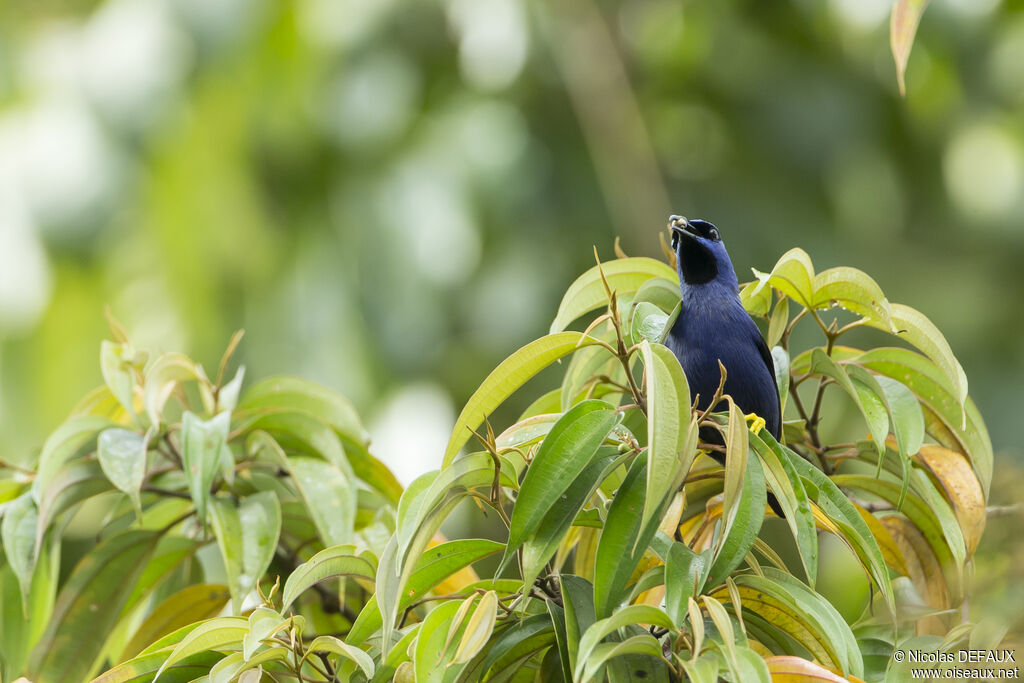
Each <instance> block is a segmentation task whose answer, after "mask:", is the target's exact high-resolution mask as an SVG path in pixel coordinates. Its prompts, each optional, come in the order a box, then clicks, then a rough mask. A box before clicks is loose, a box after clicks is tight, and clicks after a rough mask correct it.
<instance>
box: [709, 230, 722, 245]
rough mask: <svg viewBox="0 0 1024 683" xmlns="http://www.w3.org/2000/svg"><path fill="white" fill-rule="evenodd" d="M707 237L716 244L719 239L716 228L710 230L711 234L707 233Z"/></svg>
mask: <svg viewBox="0 0 1024 683" xmlns="http://www.w3.org/2000/svg"><path fill="white" fill-rule="evenodd" d="M708 237H710V238H711V239H713V240H714V241H716V242H717V241H718V240H720V239H721V238H720V237H719V236H718V230H717V229H716V228H711V232H709V233H708Z"/></svg>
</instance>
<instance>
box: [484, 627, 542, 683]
mask: <svg viewBox="0 0 1024 683" xmlns="http://www.w3.org/2000/svg"><path fill="white" fill-rule="evenodd" d="M554 644H555V630H554V628H553V627H552V625H551V619H550V617H549V616H548V615H547V614H535V615H533V616H529V617H526V618H525V619H523V620H522V621H520V622H519V623H517V624H515V625H513V626H512V627H510V628H507V629H505V630H504V631H502V633H501V635H500V636H498V637H497V638H495V639H494V640H493V641H492V644H491V647H490V650H489V651H488V653H487V657H486V658H484V661H483V665H482V666H481V668H480V670H481V671H485V672H487V674H486V675H485V676H484V677H483V678H482V679H481V680H486V681H495V682H500V681H508V680H511V674H512V673H513V672H514V671H516V669H518V668H519V666H521V665H522V664H523V663H525V662H526V661H527V660H529V659H530V658H531V657H533V656H534V655H536V654H537V653H538V652H541V651H542V650H544V649H546V648H548V647H551V646H552V645H554Z"/></svg>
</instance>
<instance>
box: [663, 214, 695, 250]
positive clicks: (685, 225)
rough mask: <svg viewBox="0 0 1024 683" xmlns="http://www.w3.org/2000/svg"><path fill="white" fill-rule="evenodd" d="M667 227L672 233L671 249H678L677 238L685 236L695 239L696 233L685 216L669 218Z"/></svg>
mask: <svg viewBox="0 0 1024 683" xmlns="http://www.w3.org/2000/svg"><path fill="white" fill-rule="evenodd" d="M668 227H669V229H670V230H671V231H672V248H673V249H676V248H678V247H679V238H680V237H683V236H684V235H685V236H688V237H696V235H697V233H696V232H695V231H694V229H693V227H692V226H690V222H689V221H688V220H686V217H685V216H671V217H670V218H669V222H668Z"/></svg>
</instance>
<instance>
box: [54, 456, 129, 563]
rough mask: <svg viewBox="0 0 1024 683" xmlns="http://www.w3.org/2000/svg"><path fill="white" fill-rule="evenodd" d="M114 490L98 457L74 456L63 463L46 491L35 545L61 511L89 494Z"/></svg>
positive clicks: (90, 495)
mask: <svg viewBox="0 0 1024 683" xmlns="http://www.w3.org/2000/svg"><path fill="white" fill-rule="evenodd" d="M110 490H111V485H110V480H109V479H107V477H106V475H104V474H103V470H102V469H101V468H100V465H99V463H98V462H96V461H95V460H75V461H73V462H69V463H68V464H66V465H65V466H64V467H62V468H61V469H60V470H59V471H58V472H57V473H56V474H54V475H53V478H52V479H51V480H50V483H49V484H48V485H47V487H46V490H45V491H43V496H42V499H41V500H40V501H39V521H38V523H37V525H36V547H37V548H38V547H39V546H40V544H41V543H42V542H43V535H44V534H45V533H46V530H47V529H49V527H50V524H51V523H52V522H53V520H54V519H55V518H56V517H57V515H59V514H60V513H62V512H64V511H65V510H68V509H70V508H71V507H73V506H74V505H75V504H77V503H80V502H81V501H83V500H86V499H87V498H91V497H93V496H95V495H98V494H100V493H104V492H106V491H110Z"/></svg>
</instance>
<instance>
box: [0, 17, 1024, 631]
mask: <svg viewBox="0 0 1024 683" xmlns="http://www.w3.org/2000/svg"><path fill="white" fill-rule="evenodd" d="M889 7H890V1H889V0H791V1H790V2H754V1H752V0H751V1H747V2H743V1H738V0H728V1H727V0H716V1H714V2H711V1H705V2H697V1H696V0H693V1H690V2H679V1H678V0H638V1H635V2H628V3H614V2H595V1H593V0H564V1H561V2H557V3H544V2H540V1H539V0H449V1H444V2H438V1H419V2H414V1H408V2H405V1H402V0H346V1H340V0H297V1H294V2H274V1H271V0H109V1H107V2H84V1H83V2H58V1H56V0H9V1H8V2H6V3H4V4H3V5H0V455H3V457H5V458H8V459H10V460H14V461H18V460H23V459H25V458H27V457H28V456H29V455H30V454H31V453H32V452H33V451H34V450H35V449H38V447H39V445H40V444H41V442H42V440H43V438H44V437H45V435H46V434H47V433H48V432H49V431H50V430H52V429H53V428H54V427H56V425H57V424H59V422H60V421H61V420H62V419H63V417H64V416H65V415H66V414H67V413H68V411H69V410H70V409H71V407H72V406H73V405H74V403H75V402H76V401H77V400H78V398H79V397H81V396H82V395H83V394H84V393H85V392H86V391H88V390H89V389H90V388H92V387H93V386H95V385H97V384H99V383H100V382H101V377H100V373H99V365H98V355H99V343H100V340H101V339H103V338H105V337H106V335H107V332H106V324H105V322H104V319H103V309H104V306H106V305H108V304H109V305H110V307H111V309H112V311H113V312H114V314H115V316H116V317H118V318H119V319H120V320H121V321H122V322H123V323H124V325H125V326H126V327H127V328H128V330H129V331H130V333H131V335H132V338H133V341H134V342H135V343H136V345H137V346H142V347H156V348H161V349H165V350H182V351H185V352H186V353H189V354H190V355H192V356H193V357H195V358H196V359H197V360H200V361H201V362H203V363H204V364H205V365H206V367H207V368H208V369H210V368H213V367H214V366H215V364H216V362H217V360H218V358H219V356H220V353H221V351H222V350H223V347H224V346H225V345H226V343H227V341H228V339H229V338H230V336H231V334H232V332H233V331H234V330H236V329H238V328H245V329H246V331H247V334H246V338H245V340H244V341H243V344H242V346H241V349H240V352H239V356H238V357H239V359H240V360H241V362H242V363H244V364H245V365H246V367H247V372H248V374H249V377H261V376H265V375H267V374H270V373H279V372H287V373H292V374H298V375H303V376H306V377H309V378H311V379H316V380H318V381H320V382H323V383H325V384H327V385H330V386H331V387H334V388H336V389H338V390H340V391H341V392H343V393H344V394H346V395H347V396H349V397H350V398H351V399H352V400H353V401H354V402H355V403H356V405H357V406H358V408H359V410H360V412H361V413H362V414H363V415H364V416H365V418H366V420H367V422H368V424H369V426H370V430H371V433H372V434H373V437H374V443H375V451H376V452H377V453H378V454H379V455H380V456H381V457H382V458H383V459H385V460H386V461H387V462H388V463H389V464H391V465H392V467H393V469H395V471H396V473H397V474H398V476H399V478H400V479H402V480H403V481H406V482H408V481H409V480H411V479H412V478H413V477H414V476H415V475H416V474H418V473H419V472H422V471H424V470H427V469H433V468H435V467H437V466H438V465H439V463H440V454H441V452H442V451H443V447H444V444H445V442H446V440H447V437H448V433H449V430H450V428H451V424H452V423H453V422H454V419H455V415H456V414H457V411H458V408H459V406H460V405H461V404H462V402H463V401H464V400H465V399H466V398H467V397H468V395H469V394H470V393H471V392H472V390H473V389H474V388H475V387H476V386H477V384H478V383H479V382H480V380H481V379H482V378H483V377H484V376H485V375H486V373H487V372H489V371H490V369H491V368H493V366H494V365H496V364H497V362H499V361H500V360H501V359H502V358H503V357H505V356H506V355H508V354H509V353H510V352H512V351H513V350H514V349H516V348H518V347H519V346H521V345H522V344H524V343H526V342H527V341H529V340H531V339H533V338H535V337H537V336H539V335H541V334H543V333H544V332H545V331H546V329H547V326H548V324H549V322H550V320H551V318H552V317H553V314H554V311H555V308H556V307H557V302H558V299H559V297H560V295H561V293H562V292H563V291H564V289H565V288H566V286H567V285H568V284H569V283H570V282H571V281H572V279H573V278H574V277H575V276H576V275H577V274H578V273H579V272H581V271H582V270H583V269H584V268H586V267H588V266H589V265H591V264H592V263H593V255H592V251H591V247H592V245H596V246H597V247H598V250H599V252H600V253H601V254H602V256H603V257H605V258H611V257H612V255H613V254H612V242H613V239H614V237H616V236H619V237H621V239H622V246H623V248H624V249H625V251H627V252H628V253H630V254H646V255H653V256H657V255H659V254H660V249H659V247H658V243H657V233H658V231H659V229H661V228H662V226H664V224H665V219H666V216H667V214H668V213H670V212H675V213H682V214H685V215H687V216H691V217H697V216H699V217H703V218H707V219H709V220H712V221H714V222H715V223H717V224H718V225H719V226H720V227H721V228H722V232H723V236H724V237H725V240H726V243H727V244H728V246H729V248H730V251H731V253H732V256H733V261H734V262H735V264H736V266H737V271H738V273H739V274H740V279H741V280H744V279H749V268H750V267H751V266H754V267H757V268H759V269H762V270H768V269H769V268H770V267H771V266H772V264H773V263H774V262H775V260H776V259H777V258H778V257H779V255H781V254H782V253H783V252H784V251H786V250H787V249H789V248H790V247H793V246H797V245H799V246H801V247H803V248H804V249H805V250H807V251H808V252H809V253H810V255H811V257H812V258H813V259H814V261H815V264H816V265H817V266H818V268H819V269H824V268H826V267H829V266H833V265H840V264H843V265H852V266H856V267H859V268H861V269H863V270H866V271H867V272H868V273H870V274H871V275H872V276H874V277H875V278H876V279H877V280H878V282H879V284H880V285H881V286H882V288H883V290H884V291H885V292H886V293H887V295H888V296H889V298H890V299H891V300H893V301H899V302H901V303H907V304H910V305H912V306H914V307H916V308H918V309H920V310H921V311H923V312H924V313H925V314H926V315H928V316H930V317H931V319H932V320H933V321H934V322H935V323H936V324H937V325H938V326H939V328H940V329H942V330H943V331H944V332H945V334H946V336H947V338H948V340H949V342H950V344H951V345H952V347H953V349H954V351H955V352H956V354H957V355H958V356H959V358H960V360H961V362H962V364H963V366H964V368H965V370H966V372H967V375H968V377H969V379H970V383H971V385H970V386H971V395H972V396H973V397H974V399H975V400H976V402H977V403H978V404H979V406H980V408H981V410H982V413H983V415H984V416H985V417H986V419H987V420H988V423H989V427H990V429H991V432H992V438H993V442H994V444H995V447H996V450H997V453H998V456H997V467H1004V468H1005V469H1004V470H1003V471H1004V472H1007V473H1009V472H1015V471H1016V470H1015V469H1014V467H1013V463H1014V462H1015V461H1016V460H1017V459H1019V457H1020V451H1021V448H1020V439H1019V436H1018V434H1019V431H1020V430H1019V420H1020V411H1021V409H1022V408H1024V401H1022V400H1021V393H1022V390H1024V345H1022V344H1021V343H1020V337H1021V335H1022V334H1024V316H1022V315H1021V312H1020V311H1021V308H1020V307H1021V303H1020V301H1021V295H1022V294H1024V268H1021V266H1020V263H1021V258H1022V257H1024V2H1021V1H1020V0H1003V1H1000V0H934V1H933V2H932V3H931V4H930V6H929V8H928V11H927V12H926V13H925V16H924V19H923V22H922V24H921V28H920V31H919V33H918V38H917V41H916V44H915V46H914V49H913V52H912V54H911V57H910V63H909V68H908V74H907V82H908V91H907V95H906V98H905V99H901V98H900V97H899V96H898V94H897V91H896V79H895V75H894V69H893V66H892V58H891V55H890V54H889V37H888V11H889ZM996 480H997V483H996V487H995V489H994V490H995V498H994V502H996V503H1007V502H1014V501H1015V499H1016V497H1017V496H1018V494H1019V493H1021V492H1024V486H1018V485H1016V484H1015V483H1013V482H1017V481H1020V478H1019V477H1017V476H1016V475H1014V476H1013V477H1009V476H1007V477H1002V479H1001V475H1000V471H999V470H997V475H996ZM1000 520H1007V521H1003V522H1000ZM1000 523H1002V524H1003V526H1002V527H1000ZM1016 525H1019V518H1018V517H1014V516H1012V515H1011V516H1008V517H1003V518H998V519H997V520H994V521H993V524H992V525H991V532H992V533H991V534H990V535H989V538H987V539H986V546H985V547H990V548H992V549H993V551H992V552H993V554H992V557H991V558H990V559H989V560H985V559H984V558H983V561H982V562H980V563H979V573H980V575H982V576H987V577H989V579H991V581H989V583H990V584H991V582H992V581H995V582H996V583H995V584H992V586H991V587H990V589H989V594H988V598H986V597H985V595H984V594H983V595H982V596H981V598H980V599H981V600H982V601H984V600H986V599H988V600H989V602H990V603H991V605H992V609H999V610H1001V611H1004V612H1005V613H1006V614H1012V613H1013V612H1012V611H1013V610H1020V609H1021V608H1022V607H1024V587H1022V586H1024V585H1022V583H1021V582H1019V581H1016V580H1013V581H1007V580H1006V577H1007V576H1011V575H1012V576H1019V575H1020V574H1021V573H1024V557H1021V558H1015V557H1008V556H1006V554H1005V553H1003V554H999V552H997V551H998V550H1000V549H1005V547H1006V544H1007V543H1009V542H1012V538H1014V536H1013V535H1012V532H1013V530H1014V528H1015V526H1016ZM1000 529H1002V531H1000ZM1000 534H1002V535H1000ZM1008 539H1010V540H1008ZM1018 554H1020V553H1018ZM986 572H988V573H987V574H986ZM1007 596H1009V599H1007Z"/></svg>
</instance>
